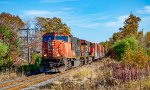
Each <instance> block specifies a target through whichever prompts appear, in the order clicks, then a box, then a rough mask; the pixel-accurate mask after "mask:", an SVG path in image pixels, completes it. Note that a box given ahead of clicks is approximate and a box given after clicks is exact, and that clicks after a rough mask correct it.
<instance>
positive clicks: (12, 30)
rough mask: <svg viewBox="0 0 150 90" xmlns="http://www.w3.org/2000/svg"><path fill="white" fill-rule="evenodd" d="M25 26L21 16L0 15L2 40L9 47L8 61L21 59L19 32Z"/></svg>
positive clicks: (0, 35)
mask: <svg viewBox="0 0 150 90" xmlns="http://www.w3.org/2000/svg"><path fill="white" fill-rule="evenodd" d="M23 26H24V22H23V21H22V20H21V18H20V17H19V16H15V15H11V14H9V13H1V14H0V39H1V40H2V42H3V43H4V44H6V45H8V47H9V49H8V53H7V55H6V57H7V59H8V58H9V60H10V59H11V60H14V61H16V59H17V58H18V57H19V54H20V53H19V52H20V42H19V36H18V31H19V30H20V29H21V28H22V27H23Z"/></svg>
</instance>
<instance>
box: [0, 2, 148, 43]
mask: <svg viewBox="0 0 150 90" xmlns="http://www.w3.org/2000/svg"><path fill="white" fill-rule="evenodd" d="M0 12H8V13H11V14H14V15H19V16H20V17H21V18H22V19H23V20H24V21H26V20H28V19H31V21H33V20H34V18H35V17H37V16H42V17H50V18H52V17H59V18H61V19H62V21H63V22H65V23H66V24H67V25H68V26H69V27H70V28H71V32H72V34H73V35H74V36H76V37H79V38H82V39H86V40H89V41H92V42H97V43H99V42H101V41H105V40H108V39H109V38H110V37H111V36H112V34H113V33H114V32H117V31H119V30H118V28H120V27H122V26H123V22H124V19H125V18H127V17H128V15H129V14H130V13H131V12H132V13H133V14H135V15H137V16H139V17H140V18H141V19H142V21H141V22H140V23H139V30H141V29H143V30H144V32H147V31H150V1H149V0H0Z"/></svg>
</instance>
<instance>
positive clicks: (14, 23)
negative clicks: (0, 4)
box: [0, 12, 24, 32]
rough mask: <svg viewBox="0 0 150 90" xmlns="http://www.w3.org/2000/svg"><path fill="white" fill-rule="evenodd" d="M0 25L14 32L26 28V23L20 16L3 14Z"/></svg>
mask: <svg viewBox="0 0 150 90" xmlns="http://www.w3.org/2000/svg"><path fill="white" fill-rule="evenodd" d="M0 25H4V26H7V27H8V28H9V29H11V30H12V31H13V32H16V31H18V30H19V29H20V28H22V27H23V26H24V22H23V21H22V20H21V19H20V17H19V16H15V15H11V14H9V13H5V12H3V13H1V14H0Z"/></svg>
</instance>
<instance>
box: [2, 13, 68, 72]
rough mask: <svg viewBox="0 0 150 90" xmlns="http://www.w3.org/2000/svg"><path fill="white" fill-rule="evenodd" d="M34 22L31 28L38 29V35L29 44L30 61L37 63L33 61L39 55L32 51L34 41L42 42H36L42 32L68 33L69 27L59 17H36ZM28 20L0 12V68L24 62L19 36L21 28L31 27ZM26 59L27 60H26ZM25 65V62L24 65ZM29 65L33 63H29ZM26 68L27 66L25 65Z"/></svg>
mask: <svg viewBox="0 0 150 90" xmlns="http://www.w3.org/2000/svg"><path fill="white" fill-rule="evenodd" d="M34 22H35V23H32V26H35V27H32V28H35V29H37V30H38V32H39V33H38V36H37V38H36V39H35V40H33V41H32V44H30V45H31V46H30V48H31V59H32V61H31V63H36V64H37V63H39V61H37V62H36V61H35V60H36V59H37V58H40V55H37V53H36V52H34V48H35V47H42V46H35V45H34V43H42V41H41V42H38V41H39V39H40V40H41V38H42V35H43V33H48V32H58V33H62V34H70V28H69V27H68V26H67V25H66V24H65V23H63V22H62V21H61V19H60V18H57V17H53V18H44V17H36V18H35V21H34ZM28 26H31V25H29V22H24V21H23V20H22V19H21V18H20V17H19V16H17V15H12V14H9V13H5V12H3V13H0V70H2V69H4V68H11V67H13V66H16V65H22V64H24V63H23V62H22V61H20V60H21V58H22V54H23V53H22V52H21V51H22V49H23V48H21V47H22V43H25V42H24V41H21V39H20V37H21V36H22V35H21V29H24V28H31V27H28ZM26 61H27V60H26ZM24 66H25V67H26V66H27V64H25V65H24ZM30 66H31V67H32V66H33V65H30ZM27 68H28V67H27Z"/></svg>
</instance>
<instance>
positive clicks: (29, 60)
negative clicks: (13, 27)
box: [27, 28, 31, 64]
mask: <svg viewBox="0 0 150 90" xmlns="http://www.w3.org/2000/svg"><path fill="white" fill-rule="evenodd" d="M29 45H30V43H29V28H27V47H28V63H29V64H30V62H31V59H30V46H29Z"/></svg>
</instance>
